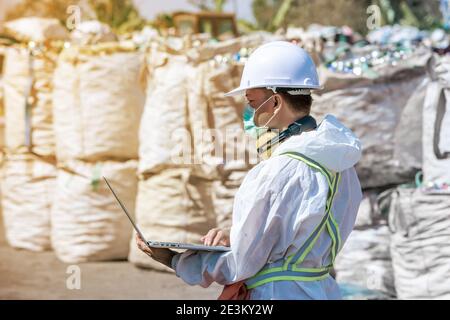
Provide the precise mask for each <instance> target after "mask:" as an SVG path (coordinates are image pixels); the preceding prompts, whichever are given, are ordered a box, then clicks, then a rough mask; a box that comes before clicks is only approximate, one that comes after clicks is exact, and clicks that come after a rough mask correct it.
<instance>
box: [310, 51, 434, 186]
mask: <svg viewBox="0 0 450 320" xmlns="http://www.w3.org/2000/svg"><path fill="white" fill-rule="evenodd" d="M428 58H429V54H428V53H427V52H423V51H420V50H419V51H418V52H416V53H415V54H413V55H412V56H410V57H409V58H407V59H405V60H404V61H401V62H399V63H398V65H396V66H390V65H389V66H385V67H382V68H380V69H379V70H377V74H376V76H373V77H372V78H369V77H367V76H356V75H353V74H339V73H335V72H331V71H329V70H328V69H326V68H324V67H321V68H320V69H319V75H320V78H321V83H322V84H323V85H324V87H325V89H324V91H322V92H320V93H319V94H318V95H315V96H314V103H313V106H312V109H311V111H312V114H313V115H314V116H317V117H318V118H319V119H320V118H321V117H323V116H324V115H325V114H327V113H331V114H334V115H336V116H337V117H338V118H339V119H340V120H341V121H342V122H343V123H344V124H346V125H347V126H348V127H349V128H350V129H352V130H353V131H354V132H355V134H356V135H357V136H358V137H359V138H360V139H361V141H362V145H363V155H362V158H361V160H360V161H359V162H358V164H357V165H356V169H357V171H358V176H359V178H360V180H361V185H362V187H363V188H373V187H383V186H385V185H392V184H401V183H405V182H409V181H410V180H411V179H413V178H414V175H415V173H416V172H417V171H418V170H419V169H420V168H421V162H422V161H421V160H422V159H421V157H422V152H421V151H422V150H421V148H420V145H421V138H422V134H421V132H422V130H421V129H422V123H421V119H420V117H417V114H420V113H421V110H422V105H423V101H424V97H425V90H426V85H427V82H428V80H427V78H426V71H425V65H426V62H427V60H428ZM418 146H419V147H418Z"/></svg>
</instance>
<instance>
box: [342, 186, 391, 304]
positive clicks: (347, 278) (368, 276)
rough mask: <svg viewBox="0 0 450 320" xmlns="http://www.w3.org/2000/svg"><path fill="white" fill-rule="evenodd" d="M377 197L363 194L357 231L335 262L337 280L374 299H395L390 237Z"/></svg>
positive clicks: (367, 193)
mask: <svg viewBox="0 0 450 320" xmlns="http://www.w3.org/2000/svg"><path fill="white" fill-rule="evenodd" d="M378 197H379V193H378V192H375V191H368V192H364V195H363V200H362V202H361V205H360V208H359V211H358V216H357V219H356V222H355V227H354V230H353V231H352V233H351V234H350V236H349V238H348V239H347V241H346V242H345V244H344V247H343V248H342V250H341V252H340V253H339V255H338V256H337V258H336V262H335V270H336V280H337V281H338V283H339V284H341V285H350V286H352V287H355V288H361V289H363V290H365V291H367V292H369V291H370V292H371V296H372V298H378V299H380V298H381V299H383V298H394V297H395V296H396V291H395V286H394V273H393V269H392V261H391V254H390V233H389V227H388V226H387V221H386V217H385V216H383V215H382V214H381V210H380V208H379V206H378V200H377V198H378Z"/></svg>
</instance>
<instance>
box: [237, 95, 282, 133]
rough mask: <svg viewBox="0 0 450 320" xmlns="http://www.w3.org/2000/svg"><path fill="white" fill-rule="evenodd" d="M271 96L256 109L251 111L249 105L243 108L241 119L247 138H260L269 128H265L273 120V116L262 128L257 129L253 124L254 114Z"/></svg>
mask: <svg viewBox="0 0 450 320" xmlns="http://www.w3.org/2000/svg"><path fill="white" fill-rule="evenodd" d="M272 97H273V95H272V96H270V97H269V98H268V99H267V100H266V101H264V102H263V103H261V104H260V105H259V107H258V108H256V109H253V108H252V107H251V106H250V105H249V104H247V105H246V106H245V108H244V112H243V114H242V119H243V122H244V131H245V133H246V134H248V135H249V136H251V137H253V138H258V137H259V136H261V135H262V134H263V133H265V132H266V131H267V130H268V129H269V128H268V127H267V125H268V124H269V122H270V121H272V119H273V118H274V116H275V114H274V115H273V116H272V117H271V118H270V119H269V121H267V123H266V124H265V125H264V126H262V127H258V126H257V125H256V124H255V113H256V111H258V110H259V109H260V108H261V107H262V106H263V105H264V104H265V103H266V102H267V101H269V100H270V98H272Z"/></svg>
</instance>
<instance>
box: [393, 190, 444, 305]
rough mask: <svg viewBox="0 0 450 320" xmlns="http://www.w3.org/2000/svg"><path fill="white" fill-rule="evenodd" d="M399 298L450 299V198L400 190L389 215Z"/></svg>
mask: <svg viewBox="0 0 450 320" xmlns="http://www.w3.org/2000/svg"><path fill="white" fill-rule="evenodd" d="M389 225H390V229H391V233H392V235H391V255H392V263H393V268H394V276H395V286H396V290H397V295H398V298H399V299H445V300H447V299H450V263H449V261H450V231H449V230H450V195H444V194H442V195H436V194H427V193H424V192H422V191H421V189H407V188H397V190H396V192H394V194H393V199H392V204H391V211H390V213H389Z"/></svg>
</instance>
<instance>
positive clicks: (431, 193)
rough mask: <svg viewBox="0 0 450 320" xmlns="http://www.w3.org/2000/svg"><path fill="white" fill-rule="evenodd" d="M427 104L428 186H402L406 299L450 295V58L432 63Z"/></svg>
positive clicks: (400, 240) (397, 233)
mask: <svg viewBox="0 0 450 320" xmlns="http://www.w3.org/2000/svg"><path fill="white" fill-rule="evenodd" d="M428 66H429V69H428V72H429V76H430V80H431V81H430V83H429V85H428V87H427V91H426V99H425V103H424V108H423V117H422V120H423V139H422V142H423V151H424V152H423V184H422V185H421V186H420V185H419V186H420V187H419V188H397V189H396V192H395V193H394V195H393V199H392V204H391V210H390V218H389V219H390V223H389V224H390V227H391V232H392V237H391V239H392V241H391V254H392V260H393V267H394V275H395V283H396V288H397V292H398V297H399V298H400V299H449V298H450V281H449V279H450V231H449V230H450V188H449V185H450V175H449V168H450V160H449V159H450V140H449V137H450V132H449V131H448V128H449V126H450V112H449V108H448V90H449V89H448V88H449V84H450V78H449V74H450V73H449V71H450V61H449V59H448V57H445V56H444V57H437V56H435V57H433V58H432V59H431V60H430V61H429V64H428Z"/></svg>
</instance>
